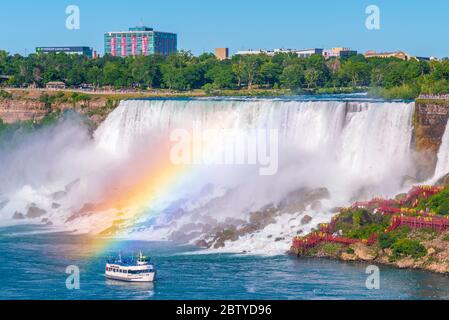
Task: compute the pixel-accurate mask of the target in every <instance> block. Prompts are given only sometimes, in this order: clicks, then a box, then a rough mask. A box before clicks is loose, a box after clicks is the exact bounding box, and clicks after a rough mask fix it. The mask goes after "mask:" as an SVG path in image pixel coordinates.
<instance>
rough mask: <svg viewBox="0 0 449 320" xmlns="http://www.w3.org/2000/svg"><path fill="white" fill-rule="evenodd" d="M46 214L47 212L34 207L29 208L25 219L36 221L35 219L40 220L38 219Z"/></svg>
mask: <svg viewBox="0 0 449 320" xmlns="http://www.w3.org/2000/svg"><path fill="white" fill-rule="evenodd" d="M46 214H47V211H45V210H42V209H40V208H38V207H36V206H31V207H29V208H28V212H27V214H26V217H27V218H28V219H36V218H40V217H42V216H43V215H46Z"/></svg>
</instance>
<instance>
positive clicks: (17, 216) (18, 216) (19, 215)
mask: <svg viewBox="0 0 449 320" xmlns="http://www.w3.org/2000/svg"><path fill="white" fill-rule="evenodd" d="M12 218H13V219H14V220H23V219H25V215H24V214H23V213H21V212H17V211H16V212H15V213H14V215H13V216H12Z"/></svg>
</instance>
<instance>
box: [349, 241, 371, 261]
mask: <svg viewBox="0 0 449 320" xmlns="http://www.w3.org/2000/svg"><path fill="white" fill-rule="evenodd" d="M351 248H352V249H353V250H354V254H355V255H356V256H357V257H358V258H359V259H360V260H363V261H373V260H374V259H376V258H377V251H376V249H375V248H372V247H368V246H367V245H365V244H363V243H356V244H354V245H351Z"/></svg>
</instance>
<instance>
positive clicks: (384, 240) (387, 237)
mask: <svg viewBox="0 0 449 320" xmlns="http://www.w3.org/2000/svg"><path fill="white" fill-rule="evenodd" d="M377 240H378V242H379V246H380V247H381V248H382V249H387V248H391V247H392V246H393V244H394V243H395V242H396V238H395V237H394V236H393V235H392V234H390V233H382V234H381V235H379V237H378V238H377Z"/></svg>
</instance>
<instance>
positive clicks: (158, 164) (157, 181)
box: [95, 143, 194, 255]
mask: <svg viewBox="0 0 449 320" xmlns="http://www.w3.org/2000/svg"><path fill="white" fill-rule="evenodd" d="M170 147H171V145H170V144H169V143H159V144H158V146H157V147H155V146H153V147H152V149H153V150H157V153H154V152H149V151H147V152H146V151H142V152H141V154H140V155H139V158H138V159H133V161H132V163H128V165H129V166H130V169H129V170H126V172H124V173H123V174H122V175H121V176H120V177H119V178H118V180H117V181H114V185H118V186H120V187H119V188H116V189H114V188H112V189H111V190H109V192H108V193H107V195H106V196H105V197H104V199H103V201H102V203H101V205H99V206H97V208H96V211H97V214H102V211H104V210H106V209H108V208H109V209H110V208H115V209H118V210H121V209H123V210H126V215H125V217H124V220H126V221H127V222H133V221H137V220H138V219H140V218H143V217H147V216H150V215H153V216H154V217H155V218H156V217H157V216H158V215H160V214H161V213H162V212H161V211H159V210H153V209H154V208H158V207H160V205H161V204H163V203H164V202H166V201H167V200H169V199H170V196H172V195H173V194H175V193H176V190H179V189H178V188H179V187H180V186H183V185H185V184H186V183H188V182H189V179H190V177H191V176H192V175H194V170H193V169H192V166H191V165H177V164H173V162H172V161H171V160H170V157H169V155H170V152H169V151H170ZM148 159H150V161H148ZM130 171H132V174H131V176H133V177H134V178H131V179H130V178H129V175H130ZM105 218H106V219H108V218H109V219H110V221H108V222H110V224H111V225H114V219H117V218H116V217H115V218H112V219H111V218H110V217H105ZM112 228H113V227H112ZM123 236H124V234H123V231H120V230H118V233H115V236H114V237H102V236H99V237H96V238H95V239H96V240H95V242H96V243H95V247H96V249H95V254H96V255H102V254H104V253H105V252H107V251H109V252H110V251H111V250H112V248H113V247H115V246H117V245H119V244H120V243H121V242H123V240H120V239H123Z"/></svg>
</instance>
